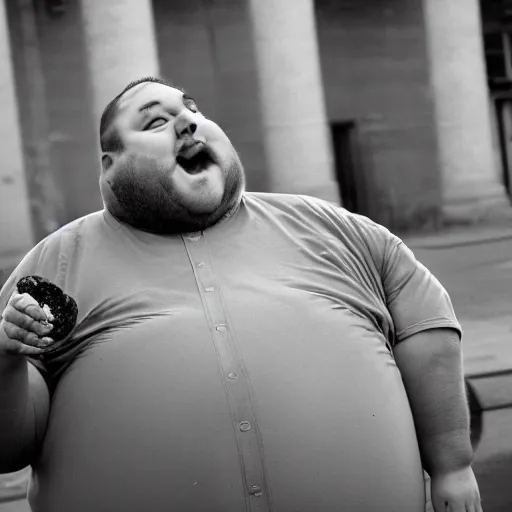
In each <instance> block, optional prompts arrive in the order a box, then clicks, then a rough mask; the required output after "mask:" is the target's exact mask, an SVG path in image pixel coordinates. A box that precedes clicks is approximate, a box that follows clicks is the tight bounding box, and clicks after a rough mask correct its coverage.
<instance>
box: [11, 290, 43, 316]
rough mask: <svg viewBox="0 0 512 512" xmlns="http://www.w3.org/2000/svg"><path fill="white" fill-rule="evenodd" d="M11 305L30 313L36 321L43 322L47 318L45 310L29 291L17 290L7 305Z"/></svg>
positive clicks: (27, 313) (26, 313) (22, 311)
mask: <svg viewBox="0 0 512 512" xmlns="http://www.w3.org/2000/svg"><path fill="white" fill-rule="evenodd" d="M9 306H12V308H14V309H15V310H17V311H20V312H21V313H24V314H25V315H28V316H29V317H31V318H32V319H34V320H36V321H39V322H41V321H45V320H46V314H45V312H44V311H43V310H42V308H41V307H40V306H39V304H38V302H37V300H36V299H34V298H33V297H32V296H31V295H29V294H28V293H23V294H20V293H18V290H15V291H14V293H13V294H12V295H11V298H10V299H9V302H8V303H7V307H9Z"/></svg>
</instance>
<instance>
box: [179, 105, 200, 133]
mask: <svg viewBox="0 0 512 512" xmlns="http://www.w3.org/2000/svg"><path fill="white" fill-rule="evenodd" d="M174 129H175V130H176V134H177V135H178V137H183V136H184V135H193V134H194V133H195V131H196V130H197V124H196V122H195V118H194V114H193V112H190V110H188V109H185V110H183V111H182V112H180V113H179V114H178V117H177V118H176V121H175V123H174Z"/></svg>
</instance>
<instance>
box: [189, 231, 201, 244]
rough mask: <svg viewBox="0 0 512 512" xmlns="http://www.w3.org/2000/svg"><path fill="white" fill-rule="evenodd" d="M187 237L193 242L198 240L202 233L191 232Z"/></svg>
mask: <svg viewBox="0 0 512 512" xmlns="http://www.w3.org/2000/svg"><path fill="white" fill-rule="evenodd" d="M187 238H188V239H189V240H190V241H191V242H197V241H198V240H199V239H200V238H201V234H200V233H191V234H190V235H188V236H187Z"/></svg>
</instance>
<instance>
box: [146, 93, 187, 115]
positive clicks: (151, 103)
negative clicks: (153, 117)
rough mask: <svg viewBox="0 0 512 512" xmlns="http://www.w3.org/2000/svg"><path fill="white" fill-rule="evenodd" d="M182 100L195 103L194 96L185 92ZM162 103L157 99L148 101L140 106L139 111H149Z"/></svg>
mask: <svg viewBox="0 0 512 512" xmlns="http://www.w3.org/2000/svg"><path fill="white" fill-rule="evenodd" d="M182 100H183V101H193V102H194V103H195V100H194V98H192V96H189V95H188V94H183V96H182ZM161 105H162V103H161V102H160V101H157V100H152V101H148V102H147V103H144V105H142V107H140V108H139V112H147V111H148V110H150V109H151V108H153V107H156V106H161Z"/></svg>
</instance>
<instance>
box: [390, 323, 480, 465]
mask: <svg viewBox="0 0 512 512" xmlns="http://www.w3.org/2000/svg"><path fill="white" fill-rule="evenodd" d="M402 343H404V345H403V346H402V347H401V348H400V345H398V346H397V349H396V350H395V359H396V361H397V364H398V366H399V368H400V371H401V373H402V378H403V381H404V385H405V389H406V391H407V396H408V398H409V403H410V406H411V411H412V413H413V417H414V423H415V426H416V433H417V437H418V443H419V447H420V451H421V455H422V460H423V465H424V468H425V470H426V471H427V472H428V473H429V474H431V475H432V474H435V473H444V472H447V471H452V470H456V469H460V468H462V467H465V466H468V465H469V464H470V463H471V461H472V458H473V450H472V447H471V440H470V420H469V410H468V405H467V398H466V392H465V386H464V377H463V369H462V356H461V348H460V342H459V340H458V338H457V335H456V334H455V332H454V331H450V330H444V329H436V330H431V331H426V332H424V333H420V334H418V335H415V336H413V337H411V338H409V339H407V340H405V341H404V342H402ZM405 344H408V346H406V345H405Z"/></svg>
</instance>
